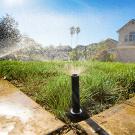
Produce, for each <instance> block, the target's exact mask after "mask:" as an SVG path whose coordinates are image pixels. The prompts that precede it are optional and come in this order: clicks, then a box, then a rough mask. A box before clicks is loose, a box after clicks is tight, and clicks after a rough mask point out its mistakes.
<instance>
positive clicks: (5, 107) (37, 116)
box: [0, 80, 64, 135]
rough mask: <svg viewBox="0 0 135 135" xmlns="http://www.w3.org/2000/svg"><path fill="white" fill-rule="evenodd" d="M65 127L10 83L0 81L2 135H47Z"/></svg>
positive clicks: (0, 128)
mask: <svg viewBox="0 0 135 135" xmlns="http://www.w3.org/2000/svg"><path fill="white" fill-rule="evenodd" d="M63 126H64V123H63V122H61V121H60V120H58V119H56V118H55V116H53V115H52V114H50V113H49V112H47V111H45V110H44V109H43V108H42V107H40V106H39V105H38V104H37V103H35V102H34V101H33V100H31V99H30V98H29V97H27V96H26V95H25V94H23V93H22V92H20V91H19V90H18V89H17V88H16V87H14V86H13V85H12V84H10V83H9V82H8V81H5V80H0V135H45V134H49V133H51V132H53V131H55V130H57V129H59V128H62V127H63Z"/></svg>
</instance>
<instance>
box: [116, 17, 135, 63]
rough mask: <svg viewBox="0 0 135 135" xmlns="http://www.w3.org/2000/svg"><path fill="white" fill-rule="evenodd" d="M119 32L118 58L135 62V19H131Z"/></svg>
mask: <svg viewBox="0 0 135 135" xmlns="http://www.w3.org/2000/svg"><path fill="white" fill-rule="evenodd" d="M117 32H118V34H119V43H118V47H117V60H118V61H123V62H135V19H132V20H130V21H129V22H128V23H127V24H125V25H124V26H123V27H121V28H120V29H119V30H118V31H117Z"/></svg>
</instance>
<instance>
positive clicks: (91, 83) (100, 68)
mask: <svg viewBox="0 0 135 135" xmlns="http://www.w3.org/2000/svg"><path fill="white" fill-rule="evenodd" d="M65 65H66V66H65ZM69 65H70V66H69ZM71 65H72V66H74V67H78V68H80V67H81V69H82V68H83V72H82V73H81V74H80V96H81V105H82V107H84V108H85V109H87V111H88V112H89V114H92V115H93V114H96V113H99V112H101V111H103V110H105V109H107V108H109V107H111V106H113V105H114V104H116V103H120V102H123V101H124V100H126V99H128V98H130V97H132V96H133V95H134V92H135V64H123V63H109V62H108V63H107V62H17V61H0V77H2V78H5V79H7V80H9V81H11V83H13V84H15V85H16V86H17V87H19V88H20V89H21V91H23V92H24V93H25V94H27V95H28V96H30V97H31V98H32V99H34V100H35V101H36V102H37V103H39V104H40V105H41V106H43V107H44V108H45V109H47V110H49V111H50V112H52V113H54V114H55V115H56V116H57V117H58V118H60V119H63V120H64V119H65V112H67V111H68V110H69V108H70V106H71V78H70V74H69V71H68V70H70V69H69V68H65V67H71Z"/></svg>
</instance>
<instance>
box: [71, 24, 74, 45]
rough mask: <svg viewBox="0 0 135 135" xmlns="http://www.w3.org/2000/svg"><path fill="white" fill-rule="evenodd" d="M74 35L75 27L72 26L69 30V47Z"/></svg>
mask: <svg viewBox="0 0 135 135" xmlns="http://www.w3.org/2000/svg"><path fill="white" fill-rule="evenodd" d="M74 34H75V27H74V26H72V27H71V28H70V35H71V46H72V38H73V35H74Z"/></svg>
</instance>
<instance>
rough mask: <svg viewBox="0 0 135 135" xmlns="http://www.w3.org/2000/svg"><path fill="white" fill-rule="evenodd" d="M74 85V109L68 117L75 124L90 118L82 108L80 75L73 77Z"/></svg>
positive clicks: (73, 75) (72, 108)
mask: <svg viewBox="0 0 135 135" xmlns="http://www.w3.org/2000/svg"><path fill="white" fill-rule="evenodd" d="M71 83H72V107H71V109H70V113H69V114H68V117H69V119H70V120H71V121H73V122H78V121H81V120H84V119H86V118H88V115H86V113H85V112H84V111H83V110H82V109H81V107H80V89H79V75H78V74H72V75H71Z"/></svg>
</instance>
